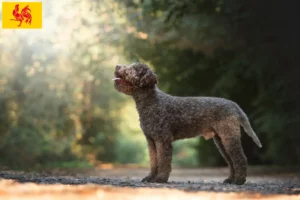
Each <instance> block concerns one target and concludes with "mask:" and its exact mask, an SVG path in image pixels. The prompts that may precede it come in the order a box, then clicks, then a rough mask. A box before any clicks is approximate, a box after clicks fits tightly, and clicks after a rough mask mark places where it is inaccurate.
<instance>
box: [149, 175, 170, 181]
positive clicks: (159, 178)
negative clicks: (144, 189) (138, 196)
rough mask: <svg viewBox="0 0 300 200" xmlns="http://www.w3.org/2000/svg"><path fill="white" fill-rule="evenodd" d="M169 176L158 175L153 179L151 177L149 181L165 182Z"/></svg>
mask: <svg viewBox="0 0 300 200" xmlns="http://www.w3.org/2000/svg"><path fill="white" fill-rule="evenodd" d="M168 179H169V177H168V176H165V175H158V176H156V177H155V178H154V179H152V180H151V181H150V182H152V183H166V182H168Z"/></svg>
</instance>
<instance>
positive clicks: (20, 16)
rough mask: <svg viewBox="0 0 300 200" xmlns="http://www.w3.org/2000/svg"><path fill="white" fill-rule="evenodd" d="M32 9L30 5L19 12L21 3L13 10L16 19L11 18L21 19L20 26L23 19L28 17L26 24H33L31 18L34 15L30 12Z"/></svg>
mask: <svg viewBox="0 0 300 200" xmlns="http://www.w3.org/2000/svg"><path fill="white" fill-rule="evenodd" d="M30 12H31V10H30V8H29V5H27V6H25V8H23V9H22V11H21V13H19V4H17V5H15V9H14V10H13V13H12V14H13V16H14V17H15V19H11V20H15V21H19V22H20V24H19V25H18V27H20V26H21V25H22V22H23V20H25V19H26V21H25V22H26V24H27V23H29V24H30V25H31V20H32V16H31V14H30Z"/></svg>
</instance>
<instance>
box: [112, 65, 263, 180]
mask: <svg viewBox="0 0 300 200" xmlns="http://www.w3.org/2000/svg"><path fill="white" fill-rule="evenodd" d="M114 81H115V88H116V89H117V90H118V91H119V92H123V93H125V94H127V95H131V96H132V97H133V99H134V100H135V103H136V107H137V110H138V113H139V117H140V125H141V128H142V130H143V132H144V134H145V136H146V139H147V142H148V149H149V155H150V165H151V171H150V174H149V175H148V176H146V177H145V178H144V179H143V180H142V181H147V182H167V181H168V178H169V176H170V173H171V161H172V142H173V141H176V140H179V139H184V138H191V137H196V136H203V137H204V138H205V139H207V140H208V139H211V138H213V139H214V142H215V144H216V146H217V147H218V149H219V151H220V153H221V154H222V156H223V157H224V159H225V160H226V162H227V163H228V166H229V169H230V175H229V177H228V178H227V179H226V180H225V181H224V182H225V183H234V184H244V183H245V181H246V176H247V158H246V156H245V155H244V152H243V148H242V145H241V139H240V137H241V134H240V125H242V126H243V127H244V129H245V131H246V133H247V134H248V135H249V136H251V137H252V138H253V140H254V142H255V143H256V144H257V145H258V146H259V147H261V143H260V141H259V139H258V138H257V136H256V134H255V133H254V131H253V130H252V128H251V125H250V123H249V121H248V119H247V116H246V114H245V113H244V112H243V111H242V110H241V108H240V107H239V106H238V105H237V104H236V103H234V102H233V101H230V100H227V99H224V98H216V97H176V96H171V95H168V94H166V93H164V92H162V91H160V90H159V89H158V88H157V87H156V83H157V77H156V75H155V74H154V73H153V72H152V71H151V70H150V69H149V68H148V67H147V65H145V64H142V63H133V64H131V65H117V66H116V69H115V78H114Z"/></svg>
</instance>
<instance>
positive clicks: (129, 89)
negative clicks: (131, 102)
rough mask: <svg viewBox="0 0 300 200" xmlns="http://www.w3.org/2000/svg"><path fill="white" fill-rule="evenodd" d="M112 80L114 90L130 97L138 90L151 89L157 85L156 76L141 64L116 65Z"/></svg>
mask: <svg viewBox="0 0 300 200" xmlns="http://www.w3.org/2000/svg"><path fill="white" fill-rule="evenodd" d="M113 80H114V82H115V88H116V89H117V90H118V91H119V92H123V93H125V94H127V95H132V94H133V93H134V91H136V90H138V89H142V88H151V87H152V88H153V87H154V86H155V84H156V83H157V77H156V75H155V74H154V73H153V72H152V71H151V70H150V69H149V67H148V66H147V65H145V64H142V63H133V64H130V65H120V64H119V65H117V66H116V69H115V78H114V79H113Z"/></svg>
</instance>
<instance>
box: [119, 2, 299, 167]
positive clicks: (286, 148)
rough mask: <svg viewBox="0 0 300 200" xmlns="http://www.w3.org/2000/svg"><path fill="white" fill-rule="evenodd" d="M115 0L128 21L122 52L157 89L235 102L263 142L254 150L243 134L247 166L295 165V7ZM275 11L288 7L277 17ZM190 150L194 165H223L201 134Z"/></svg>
mask: <svg viewBox="0 0 300 200" xmlns="http://www.w3.org/2000/svg"><path fill="white" fill-rule="evenodd" d="M119 2H120V3H121V4H122V5H124V6H125V7H126V14H127V17H128V19H129V22H131V25H132V26H128V28H127V30H128V33H129V35H128V40H127V41H126V43H125V46H126V48H125V49H126V51H125V52H124V53H125V54H126V55H127V56H128V57H129V58H130V59H131V60H140V61H144V62H147V63H149V64H151V65H152V66H153V67H154V68H155V70H156V72H157V74H158V75H159V80H160V85H161V86H162V87H163V88H164V90H166V91H168V92H169V93H171V94H173V95H182V96H187V95H189V96H190V95H193V96H194V95H209V96H220V97H225V98H229V99H232V100H234V101H236V102H237V103H238V104H239V105H240V106H241V107H242V108H243V109H244V111H245V112H246V113H247V114H248V115H249V117H250V121H251V122H252V124H253V128H254V130H255V131H256V133H257V135H258V136H259V138H260V139H261V141H262V144H263V146H264V147H263V149H258V148H257V147H256V146H255V145H254V143H253V142H252V141H251V139H250V138H249V137H247V136H246V137H245V136H244V135H245V134H243V137H242V140H243V146H244V149H245V152H246V155H247V157H248V159H249V163H250V164H261V163H264V164H299V163H300V155H299V152H300V149H299V145H297V144H298V142H299V134H297V130H299V117H298V114H299V109H296V107H295V105H296V103H297V102H298V99H299V93H298V92H296V91H297V88H298V87H299V81H297V78H296V77H295V76H293V75H292V74H291V73H290V72H289V71H287V69H288V70H289V69H291V70H292V72H294V73H296V72H299V70H298V69H299V68H296V66H297V65H298V64H299V59H296V57H297V55H299V45H298V46H297V45H296V44H299V38H298V37H295V36H296V35H295V33H292V32H293V31H292V29H293V27H294V25H295V24H296V23H297V22H296V16H295V14H296V11H295V7H296V6H294V7H293V6H292V5H290V4H285V3H280V2H279V1H275V2H274V1H272V2H271V1H264V2H253V1H250V0H243V1H237V0H227V1H225V0H224V1H222V0H221V1H220V0H201V1H189V0H163V1H157V0H143V1H142V0H140V1H131V0H126V1H119ZM283 4H284V5H283ZM281 6H283V7H281ZM281 11H283V12H284V13H287V12H290V13H289V14H288V15H286V16H281V15H278V13H280V12H281ZM290 21H292V22H293V23H292V24H291V23H290ZM277 23H280V24H285V25H284V29H282V28H279V27H278V24H277ZM278 29H280V30H278ZM296 32H297V33H299V30H297V31H296ZM289 36H291V37H292V38H289ZM289 47H291V48H290V49H289ZM283 63H287V64H288V66H286V65H283ZM291 77H293V79H292V80H290V78H291ZM291 88H293V89H291ZM295 92H296V93H295ZM291 94H293V96H291ZM197 148H199V160H200V163H201V164H209V165H219V164H221V163H223V164H224V161H223V159H222V158H221V156H220V155H219V153H218V152H217V150H216V148H215V147H214V145H213V142H202V140H200V142H199V145H198V147H197ZM208 154H209V157H213V158H214V159H209V158H208Z"/></svg>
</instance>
